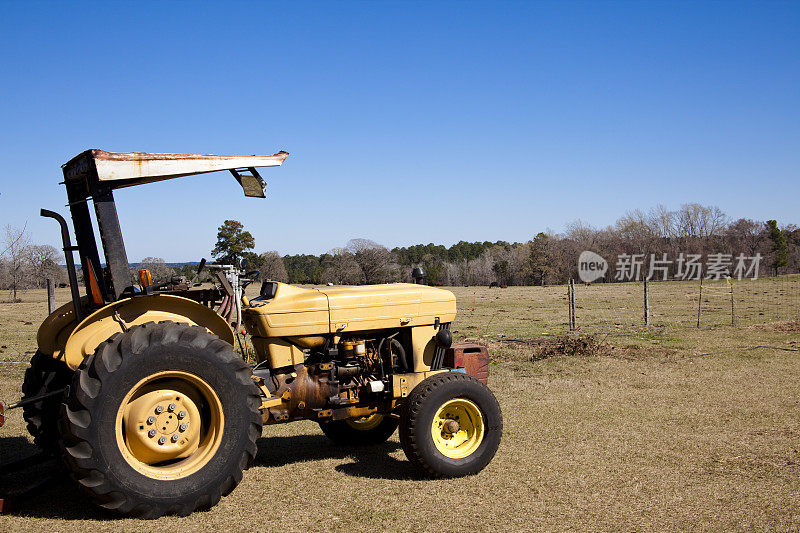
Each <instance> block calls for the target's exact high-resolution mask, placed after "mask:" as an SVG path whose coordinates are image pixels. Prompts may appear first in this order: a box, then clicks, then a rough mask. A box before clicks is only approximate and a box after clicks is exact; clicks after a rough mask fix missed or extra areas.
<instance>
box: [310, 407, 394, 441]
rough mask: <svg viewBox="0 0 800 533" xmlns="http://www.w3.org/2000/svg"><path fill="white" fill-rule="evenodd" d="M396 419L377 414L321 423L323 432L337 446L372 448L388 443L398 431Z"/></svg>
mask: <svg viewBox="0 0 800 533" xmlns="http://www.w3.org/2000/svg"><path fill="white" fill-rule="evenodd" d="M397 425H398V420H397V418H396V417H392V416H386V415H382V414H379V413H375V414H373V415H370V416H365V417H362V418H353V419H348V420H334V421H331V422H320V423H319V427H320V428H322V432H323V433H325V435H326V436H327V437H328V438H329V439H331V440H332V441H333V442H335V443H336V444H342V445H344V446H372V445H375V444H382V443H384V442H386V441H387V440H388V439H389V437H391V436H392V434H393V433H394V432H395V430H396V429H397Z"/></svg>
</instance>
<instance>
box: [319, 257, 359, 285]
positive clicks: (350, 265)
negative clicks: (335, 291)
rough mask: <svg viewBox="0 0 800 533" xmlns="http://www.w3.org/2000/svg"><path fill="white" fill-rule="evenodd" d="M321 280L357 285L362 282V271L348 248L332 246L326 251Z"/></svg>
mask: <svg viewBox="0 0 800 533" xmlns="http://www.w3.org/2000/svg"><path fill="white" fill-rule="evenodd" d="M322 280H323V282H326V283H334V284H337V285H357V284H359V283H364V272H362V270H361V266H359V264H358V261H356V258H355V256H354V255H353V253H352V252H350V250H348V249H346V248H334V249H333V250H331V251H330V252H328V257H327V260H326V264H325V270H324V271H323V272H322Z"/></svg>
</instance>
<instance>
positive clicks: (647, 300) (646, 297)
mask: <svg viewBox="0 0 800 533" xmlns="http://www.w3.org/2000/svg"><path fill="white" fill-rule="evenodd" d="M644 325H645V326H649V325H650V296H649V294H648V292H647V278H645V279H644Z"/></svg>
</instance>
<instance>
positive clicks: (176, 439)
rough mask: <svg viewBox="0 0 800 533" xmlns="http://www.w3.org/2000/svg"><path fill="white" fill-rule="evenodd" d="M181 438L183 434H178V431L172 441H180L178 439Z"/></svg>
mask: <svg viewBox="0 0 800 533" xmlns="http://www.w3.org/2000/svg"><path fill="white" fill-rule="evenodd" d="M179 438H181V436H180V435H178V434H177V433H175V434H174V435H173V436H172V442H178V439H179Z"/></svg>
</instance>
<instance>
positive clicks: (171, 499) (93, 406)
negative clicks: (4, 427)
mask: <svg viewBox="0 0 800 533" xmlns="http://www.w3.org/2000/svg"><path fill="white" fill-rule="evenodd" d="M251 376H252V374H251V372H250V368H249V367H248V366H247V365H246V364H245V363H244V361H242V359H241V358H240V357H238V356H237V355H236V353H235V352H234V351H233V347H231V346H230V345H229V344H228V343H226V342H224V341H222V340H220V339H219V338H217V337H216V336H214V335H212V334H210V333H208V332H207V331H206V330H205V328H202V327H198V326H189V325H187V324H176V323H173V322H162V323H159V324H155V323H148V324H143V325H140V326H135V327H132V328H131V329H130V330H129V331H127V332H125V333H117V334H116V335H114V336H113V337H111V339H109V340H108V341H106V342H104V343H103V344H101V345H100V346H99V347H98V348H97V350H96V351H95V353H94V355H93V356H92V358H91V360H89V361H88V364H87V365H85V368H83V369H82V370H80V371H78V372H77V373H76V375H75V377H74V379H73V381H72V386H71V388H70V393H69V396H68V397H67V399H66V403H65V404H64V406H63V408H62V417H61V426H60V427H61V435H62V450H63V455H64V459H65V463H66V465H67V467H68V468H69V470H70V472H71V475H72V477H73V478H74V479H75V480H76V481H77V482H78V484H79V485H80V486H81V487H82V489H83V490H84V491H85V492H86V493H87V494H88V496H89V497H90V499H92V500H93V501H94V502H95V503H97V504H99V505H101V506H102V507H105V508H107V509H112V510H115V511H118V512H120V513H122V514H126V515H133V516H139V517H143V518H156V517H158V516H161V515H165V514H178V515H188V514H189V513H191V512H192V511H194V510H196V509H201V508H209V507H212V506H213V505H215V504H216V503H217V502H218V501H219V500H220V498H221V497H222V496H225V495H227V494H228V493H230V492H231V491H232V490H233V489H234V488H235V487H236V485H237V484H238V483H239V482H240V481H241V479H242V470H243V469H245V468H247V467H248V466H249V465H250V464H251V463H252V461H253V458H254V457H255V454H256V439H257V438H258V437H259V436H260V435H261V414H260V412H259V406H260V404H261V400H260V392H259V389H258V387H256V385H255V384H254V383H253V380H252V377H251Z"/></svg>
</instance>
